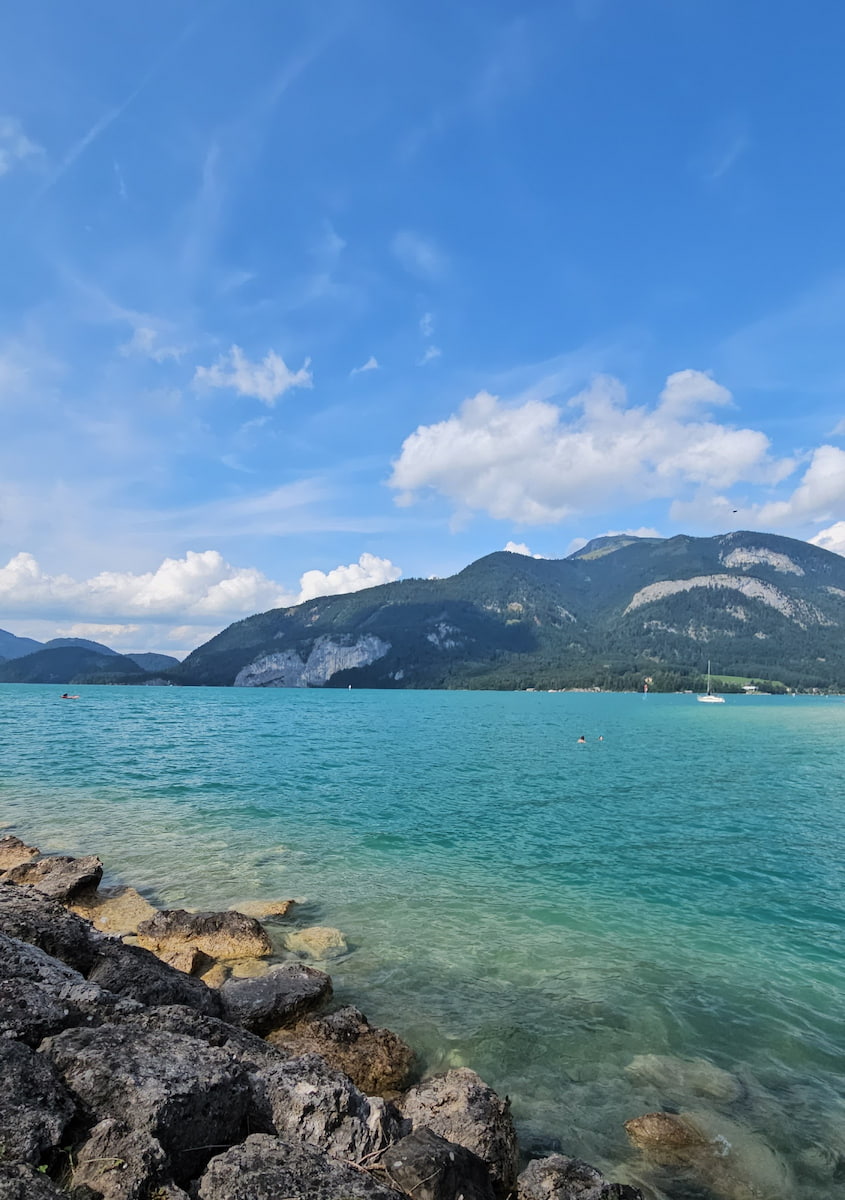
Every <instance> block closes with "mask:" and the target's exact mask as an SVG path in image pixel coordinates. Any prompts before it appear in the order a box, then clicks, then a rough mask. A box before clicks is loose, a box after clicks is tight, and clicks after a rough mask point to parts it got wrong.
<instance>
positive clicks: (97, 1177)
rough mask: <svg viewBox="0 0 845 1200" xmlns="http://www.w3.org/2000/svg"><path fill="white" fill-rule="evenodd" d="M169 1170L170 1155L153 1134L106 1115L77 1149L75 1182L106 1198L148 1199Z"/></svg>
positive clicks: (119, 1199) (121, 1199)
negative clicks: (168, 1156) (168, 1155)
mask: <svg viewBox="0 0 845 1200" xmlns="http://www.w3.org/2000/svg"><path fill="white" fill-rule="evenodd" d="M168 1172H169V1163H168V1161H167V1155H166V1154H165V1153H164V1150H163V1149H162V1148H161V1145H160V1144H159V1142H157V1141H156V1139H155V1138H154V1137H151V1136H150V1134H148V1133H146V1132H143V1131H141V1130H137V1129H132V1128H131V1127H130V1126H128V1125H125V1124H123V1122H121V1121H115V1120H113V1119H112V1118H107V1119H106V1120H105V1121H100V1123H99V1124H98V1125H95V1126H94V1128H93V1129H92V1130H91V1132H90V1134H89V1135H88V1137H87V1138H86V1140H85V1141H84V1142H83V1143H82V1145H81V1146H79V1147H77V1149H76V1151H75V1152H74V1155H73V1177H72V1184H73V1187H74V1189H76V1188H81V1187H88V1188H90V1189H91V1191H92V1192H96V1194H97V1195H98V1196H101V1197H103V1200H149V1196H150V1193H151V1192H153V1191H154V1190H155V1189H157V1188H158V1186H159V1185H160V1184H161V1183H162V1182H163V1181H165V1180H166V1178H167V1175H168Z"/></svg>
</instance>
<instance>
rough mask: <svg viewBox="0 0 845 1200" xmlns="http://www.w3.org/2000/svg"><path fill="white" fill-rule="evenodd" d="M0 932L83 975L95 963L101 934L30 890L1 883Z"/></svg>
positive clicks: (61, 907)
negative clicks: (36, 948) (41, 951)
mask: <svg viewBox="0 0 845 1200" xmlns="http://www.w3.org/2000/svg"><path fill="white" fill-rule="evenodd" d="M0 933H5V934H6V936H7V937H12V938H18V939H19V940H20V941H22V942H30V943H31V944H32V945H33V946H38V947H39V948H40V949H41V950H43V951H44V952H45V953H46V954H49V955H51V956H52V957H53V958H58V959H59V960H60V961H61V962H63V963H65V964H66V965H67V966H69V967H73V969H74V970H75V971H79V972H80V973H81V974H82V975H87V974H88V972H89V970H90V969H91V966H92V964H93V962H94V958H95V955H96V953H97V948H98V946H99V945H100V944H101V942H102V941H103V935H102V934H99V933H97V932H96V931H95V930H93V929H92V928H91V926H90V925H89V924H88V922H87V921H83V920H82V918H81V917H77V916H75V915H74V913H70V912H68V911H67V909H66V908H65V907H64V905H62V904H59V903H58V901H56V900H49V899H48V898H47V897H46V896H44V895H42V894H41V892H39V891H36V889H35V888H31V887H18V886H17V885H15V884H11V883H0Z"/></svg>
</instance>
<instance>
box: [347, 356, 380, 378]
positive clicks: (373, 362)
mask: <svg viewBox="0 0 845 1200" xmlns="http://www.w3.org/2000/svg"><path fill="white" fill-rule="evenodd" d="M378 369H379V365H378V360H377V359H376V357H375V356H374V355H372V354H371V355H370V357H369V358H368V359H367V361H366V362H365V363H364V365H363V366H361V367H353V368H352V370H351V371H350V372H349V374H350V375H363V374H364V372H365V371H377V370H378Z"/></svg>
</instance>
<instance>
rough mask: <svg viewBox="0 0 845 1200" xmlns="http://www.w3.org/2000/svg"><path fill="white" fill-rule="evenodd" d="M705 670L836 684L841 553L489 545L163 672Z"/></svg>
mask: <svg viewBox="0 0 845 1200" xmlns="http://www.w3.org/2000/svg"><path fill="white" fill-rule="evenodd" d="M708 659H712V661H713V671H714V673H715V674H720V675H731V676H737V677H742V678H753V679H760V680H764V681H765V680H779V681H782V682H783V683H784V684H786V685H787V686H790V687H830V686H841V687H845V558H842V557H840V556H839V555H836V554H832V553H830V552H829V551H827V550H822V549H820V548H819V547H817V546H811V545H809V544H808V543H806V542H800V541H796V540H795V539H793V538H785V537H780V536H778V535H775V534H764V533H752V532H739V533H730V534H725V535H722V536H719V537H712V538H694V537H688V536H685V535H681V536H679V537H674V538H637V537H633V536H630V535H624V536H618V537H606V538H597V539H595V540H594V541H592V542H590V543H589V544H588V545H586V546H585V547H584V548H583V549H581V550H579V551H577V552H576V553H575V554H573V555H570V556H569V557H568V558H565V559H533V558H528V557H526V556H523V555H518V554H510V553H507V552H504V551H502V552H499V553H496V554H490V555H488V556H487V557H485V558H482V559H479V560H478V561H477V562H475V563H472V564H471V565H470V566H468V567H466V568H465V569H464V570H463V571H461V572H459V573H458V574H457V575H453V576H451V577H450V578H449V579H437V580H422V579H408V580H400V581H398V582H396V583H389V584H384V585H382V586H381V587H376V588H369V589H368V590H366V591H363V592H355V593H353V594H350V595H342V596H326V597H321V598H319V599H316V600H309V601H307V602H306V603H305V604H300V605H296V606H294V607H292V608H284V609H274V610H272V611H270V612H267V613H261V614H258V615H256V616H254V617H249V618H247V619H246V620H243V621H238V622H237V623H236V624H234V625H230V626H229V627H228V629H225V630H223V632H222V633H220V634H218V635H217V636H216V637H214V638H212V639H211V640H210V641H209V642H206V643H205V645H203V646H200V647H199V648H198V649H197V650H195V651H194V652H193V653H192V654H190V655H188V657H187V658H186V659H185V661H184V662H183V663H182V664H180V666H179V667H176V668H174V669H173V670H171V671H169V672H168V673H167V675H168V678H169V679H170V680H172V681H173V682H174V683H182V684H189V685H197V684H211V685H216V686H228V685H232V684H234V685H235V686H247V687H250V686H251V687H307V686H312V687H313V686H318V687H319V686H330V687H346V686H347V685H349V684H351V685H352V686H354V687H377V688H406V687H415V688H443V687H446V688H450V687H460V688H466V687H473V688H511V687H515V688H519V687H596V686H597V687H608V688H614V687H615V688H620V687H629V688H638V687H641V686H642V682H643V679H644V678H645V677H649V678H651V679H652V681H653V682H652V687H653V688H654V689H655V690H659V689H661V688H662V689H665V690H676V689H678V688H684V687H697V686H700V680H701V675H702V673H703V672H704V671H705V670H706V666H707V660H708Z"/></svg>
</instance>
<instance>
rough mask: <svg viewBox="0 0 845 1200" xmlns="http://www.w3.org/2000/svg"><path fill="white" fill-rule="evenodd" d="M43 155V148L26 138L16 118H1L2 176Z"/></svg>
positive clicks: (0, 157)
mask: <svg viewBox="0 0 845 1200" xmlns="http://www.w3.org/2000/svg"><path fill="white" fill-rule="evenodd" d="M43 153H44V151H43V149H42V148H41V146H39V145H37V144H36V143H35V142H33V141H31V140H30V139H29V138H28V137H27V136H26V134H25V133H24V131H23V126H22V125H21V123H20V121H19V120H17V118H16V117H0V175H7V174H8V173H9V172H10V171H12V170H13V169H14V168H15V167H16V166H18V165H19V164H20V163H22V162H25V161H26V160H27V159H32V158H36V157H38V156H40V155H42V154H43Z"/></svg>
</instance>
